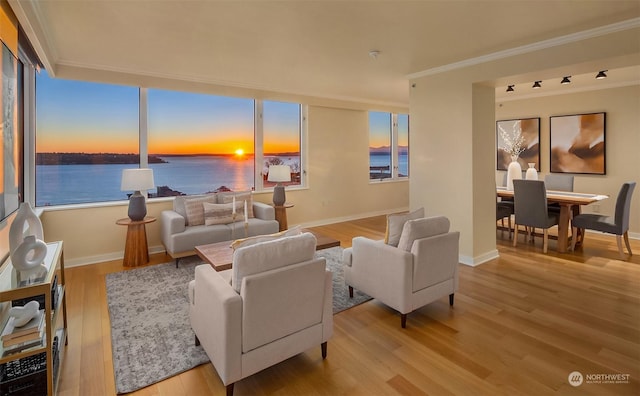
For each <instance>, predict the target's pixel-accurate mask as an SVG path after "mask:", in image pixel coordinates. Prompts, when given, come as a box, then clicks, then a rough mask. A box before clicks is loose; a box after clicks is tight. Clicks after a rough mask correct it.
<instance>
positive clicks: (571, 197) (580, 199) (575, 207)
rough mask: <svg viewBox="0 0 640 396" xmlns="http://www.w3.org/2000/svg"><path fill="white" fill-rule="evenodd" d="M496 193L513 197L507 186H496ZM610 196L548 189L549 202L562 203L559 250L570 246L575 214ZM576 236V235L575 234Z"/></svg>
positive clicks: (562, 250)
mask: <svg viewBox="0 0 640 396" xmlns="http://www.w3.org/2000/svg"><path fill="white" fill-rule="evenodd" d="M496 194H497V195H498V197H500V198H513V190H508V189H507V188H506V187H501V186H498V187H496ZM607 198H609V196H608V195H603V194H591V193H579V192H570V191H554V190H547V202H548V203H557V204H559V205H560V217H559V219H558V244H557V250H558V252H560V253H564V252H566V251H567V250H568V247H569V228H570V227H571V225H570V223H571V219H572V218H573V216H575V215H577V214H580V211H581V208H582V206H583V205H589V204H592V203H594V202H598V201H602V200H604V199H607ZM573 237H574V238H575V237H576V236H575V235H574V236H573ZM577 241H580V239H577Z"/></svg>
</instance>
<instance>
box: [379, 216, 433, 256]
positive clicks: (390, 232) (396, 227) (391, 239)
mask: <svg viewBox="0 0 640 396" xmlns="http://www.w3.org/2000/svg"><path fill="white" fill-rule="evenodd" d="M423 217H424V208H420V209H416V210H414V211H413V212H410V213H406V212H405V213H393V214H390V215H388V216H387V230H386V232H385V234H384V243H386V244H387V245H391V246H396V247H397V246H398V242H399V241H400V235H401V234H402V227H404V223H406V222H407V221H408V220H415V219H421V218H423Z"/></svg>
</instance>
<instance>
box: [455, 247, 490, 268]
mask: <svg viewBox="0 0 640 396" xmlns="http://www.w3.org/2000/svg"><path fill="white" fill-rule="evenodd" d="M498 257H500V255H499V254H498V250H497V249H494V250H490V251H488V252H487V253H484V254H481V255H480V256H476V257H470V256H465V255H462V254H461V255H459V256H458V262H460V263H461V264H464V265H468V266H471V267H475V266H477V265H480V264H483V263H486V262H487V261H490V260H493V259H495V258H498Z"/></svg>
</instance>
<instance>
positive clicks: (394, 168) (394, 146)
mask: <svg viewBox="0 0 640 396" xmlns="http://www.w3.org/2000/svg"><path fill="white" fill-rule="evenodd" d="M398 164H399V158H398V115H397V114H395V113H392V114H391V179H392V180H393V179H397V178H398V169H399V166H398Z"/></svg>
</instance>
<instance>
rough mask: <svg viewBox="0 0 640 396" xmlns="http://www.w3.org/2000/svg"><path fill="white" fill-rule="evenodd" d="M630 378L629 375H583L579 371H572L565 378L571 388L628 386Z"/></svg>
mask: <svg viewBox="0 0 640 396" xmlns="http://www.w3.org/2000/svg"><path fill="white" fill-rule="evenodd" d="M630 378H631V375H630V374H585V375H582V373H581V372H579V371H573V372H571V373H570V374H569V376H568V377H567V380H568V381H569V384H571V386H580V385H582V384H583V383H584V384H628V383H629V380H630Z"/></svg>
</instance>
